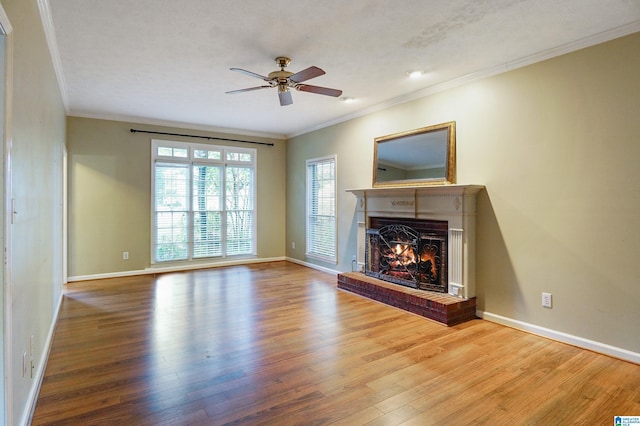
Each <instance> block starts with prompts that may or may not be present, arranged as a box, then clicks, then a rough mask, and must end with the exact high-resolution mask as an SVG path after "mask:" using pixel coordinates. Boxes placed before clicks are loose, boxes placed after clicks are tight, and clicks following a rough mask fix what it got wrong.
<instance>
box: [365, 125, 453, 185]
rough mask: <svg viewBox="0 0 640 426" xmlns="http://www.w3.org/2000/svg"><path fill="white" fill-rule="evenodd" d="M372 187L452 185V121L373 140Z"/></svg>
mask: <svg viewBox="0 0 640 426" xmlns="http://www.w3.org/2000/svg"><path fill="white" fill-rule="evenodd" d="M374 144H375V145H374V156H373V186H374V187H382V186H402V185H404V186H409V185H442V184H449V183H455V158H456V148H455V144H456V130H455V121H451V122H449V123H442V124H436V125H435V126H429V127H423V128H420V129H415V130H410V131H407V132H402V133H396V134H393V135H387V136H381V137H378V138H376V139H375V140H374Z"/></svg>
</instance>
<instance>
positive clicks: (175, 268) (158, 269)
mask: <svg viewBox="0 0 640 426" xmlns="http://www.w3.org/2000/svg"><path fill="white" fill-rule="evenodd" d="M283 260H287V259H286V258H285V257H269V258H245V259H233V260H226V261H223V262H208V263H188V264H187V263H185V264H173V265H170V266H157V265H156V266H152V267H150V268H146V269H138V270H132V271H121V272H107V273H104V274H91V275H76V276H74V277H67V282H69V283H70V282H75V281H89V280H102V279H105V278H120V277H132V276H135V275H150V274H163V273H166V272H180V271H191V270H194V269H208V268H220V267H223V266H236V265H248V264H252V263H266V262H280V261H283Z"/></svg>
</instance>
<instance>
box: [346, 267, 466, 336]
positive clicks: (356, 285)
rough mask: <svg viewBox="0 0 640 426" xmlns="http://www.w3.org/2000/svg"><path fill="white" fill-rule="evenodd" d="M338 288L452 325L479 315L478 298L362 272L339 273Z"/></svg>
mask: <svg viewBox="0 0 640 426" xmlns="http://www.w3.org/2000/svg"><path fill="white" fill-rule="evenodd" d="M338 288H340V289H343V290H348V291H350V292H353V293H356V294H359V295H361V296H364V297H367V298H369V299H373V300H376V301H378V302H382V303H385V304H387V305H390V306H395V307H396V308H400V309H403V310H405V311H408V312H412V313H414V314H418V315H421V316H423V317H426V318H429V319H432V320H434V321H438V322H440V323H442V324H445V325H448V326H451V325H456V324H460V323H462V322H465V321H469V320H472V319H474V318H475V317H476V298H475V297H472V298H470V299H460V298H457V297H454V296H450V295H448V294H444V293H435V292H431V291H424V290H416V289H414V288H411V287H405V286H402V285H398V284H392V283H388V282H385V281H382V280H378V279H376V278H373V277H368V276H366V275H364V274H363V273H360V272H345V273H341V274H338Z"/></svg>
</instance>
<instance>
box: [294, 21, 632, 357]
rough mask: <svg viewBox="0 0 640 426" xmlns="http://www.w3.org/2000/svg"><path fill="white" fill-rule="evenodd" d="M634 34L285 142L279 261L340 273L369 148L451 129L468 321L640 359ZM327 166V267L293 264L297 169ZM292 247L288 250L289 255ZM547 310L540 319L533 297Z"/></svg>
mask: <svg viewBox="0 0 640 426" xmlns="http://www.w3.org/2000/svg"><path fill="white" fill-rule="evenodd" d="M638 52H640V33H637V34H634V35H631V36H628V37H624V38H621V39H618V40H614V41H611V42H608V43H604V44H601V45H598V46H594V47H591V48H588V49H583V50H581V51H577V52H574V53H571V54H568V55H564V56H561V57H557V58H554V59H551V60H548V61H545V62H541V63H539V64H535V65H531V66H528V67H525V68H521V69H518V70H514V71H511V72H507V73H504V74H501V75H498V76H495V77H491V78H486V79H483V80H480V81H477V82H474V83H471V84H467V85H464V86H461V87H458V88H455V89H451V90H448V91H445V92H441V93H438V94H435V95H432V96H428V97H425V98H422V99H419V100H415V101H412V102H409V103H405V104H403V105H398V106H394V107H391V108H389V109H387V110H384V111H380V112H376V113H373V114H370V115H367V116H364V117H360V118H357V119H354V120H351V121H349V122H345V123H341V124H338V125H335V126H332V127H330V128H325V129H322V130H318V131H315V132H312V133H308V134H305V135H301V136H297V137H295V138H292V139H291V140H290V141H289V142H288V145H287V157H288V163H287V187H288V190H289V191H288V193H287V216H288V218H289V220H288V222H287V255H288V256H291V257H294V258H296V259H300V260H303V261H306V262H309V263H316V264H318V265H320V266H324V267H330V268H332V269H336V270H340V271H345V270H350V268H351V257H352V255H353V254H355V252H356V223H355V215H354V209H355V197H353V195H351V194H350V193H345V189H350V188H351V189H352V188H364V187H370V186H371V177H372V155H373V139H374V138H375V137H377V136H380V135H386V134H392V133H395V132H400V131H404V130H409V129H414V128H418V127H423V126H428V125H432V124H436V123H442V122H446V121H456V131H457V170H458V172H457V181H458V183H464V184H483V185H486V188H487V190H486V192H483V193H481V195H480V198H479V202H478V218H477V221H478V222H477V225H478V226H477V229H478V231H477V232H478V235H477V239H478V241H477V286H478V307H479V309H480V310H482V311H485V312H488V313H492V314H495V315H500V316H504V317H508V318H510V319H515V320H519V321H523V322H526V323H529V324H533V325H536V326H540V327H545V328H549V329H552V330H556V331H560V332H564V333H568V334H570V335H574V336H578V337H581V338H585V339H590V340H593V341H596V342H601V343H605V344H609V345H613V346H616V347H619V348H623V349H627V350H630V351H634V352H640V334H638V324H640V269H639V268H638V267H637V263H638V262H637V258H638V256H639V255H640V242H639V240H638V237H639V236H640V221H639V220H638V219H637V218H638V216H639V214H640V167H638V164H637V163H638V160H639V159H640V120H638V112H639V111H640V79H639V78H638V76H639V75H640V55H638ZM328 154H337V158H338V160H337V162H338V170H337V173H338V214H339V217H338V222H339V223H338V227H339V228H338V234H339V240H338V255H339V263H338V264H337V265H327V264H322V263H318V262H314V261H313V260H312V259H307V258H305V256H304V247H305V232H304V229H305V226H304V215H303V214H301V212H304V194H305V191H304V180H305V174H304V168H305V160H306V159H308V158H314V157H319V156H324V155H328ZM291 241H294V242H295V243H296V248H297V249H296V250H292V249H291V244H290V242H291ZM543 291H545V292H550V293H552V294H553V298H554V299H553V301H554V306H553V309H551V310H549V309H544V308H542V307H541V303H540V298H541V292H543Z"/></svg>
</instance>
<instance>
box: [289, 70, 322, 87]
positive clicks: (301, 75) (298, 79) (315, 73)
mask: <svg viewBox="0 0 640 426" xmlns="http://www.w3.org/2000/svg"><path fill="white" fill-rule="evenodd" d="M324 74H325V72H324V71H323V70H322V69H320V68H318V67H309V68H307V69H304V70H302V71H298V72H297V73H295V74H293V75H292V76H290V77H289V80H291V81H293V82H294V83H302V82H303V81H307V80H311V79H312V78H316V77H320V76H321V75H324Z"/></svg>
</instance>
